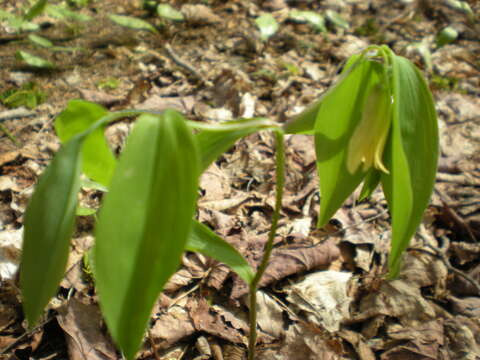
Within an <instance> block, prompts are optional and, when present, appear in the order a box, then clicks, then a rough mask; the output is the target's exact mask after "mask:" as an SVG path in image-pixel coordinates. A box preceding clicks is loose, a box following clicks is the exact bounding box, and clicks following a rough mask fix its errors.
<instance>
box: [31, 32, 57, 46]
mask: <svg viewBox="0 0 480 360" xmlns="http://www.w3.org/2000/svg"><path fill="white" fill-rule="evenodd" d="M28 40H30V41H31V42H32V43H34V44H36V45H39V46H42V47H45V48H51V47H52V46H53V43H52V42H51V41H50V40H48V39H45V38H44V37H42V36H38V35H35V34H30V35H28Z"/></svg>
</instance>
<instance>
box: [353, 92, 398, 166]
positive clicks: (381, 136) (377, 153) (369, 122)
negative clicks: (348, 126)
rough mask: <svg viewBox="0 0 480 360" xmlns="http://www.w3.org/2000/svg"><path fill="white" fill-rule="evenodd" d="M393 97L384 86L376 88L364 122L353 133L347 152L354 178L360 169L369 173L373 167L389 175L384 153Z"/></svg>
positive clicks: (364, 110) (359, 123) (364, 114)
mask: <svg viewBox="0 0 480 360" xmlns="http://www.w3.org/2000/svg"><path fill="white" fill-rule="evenodd" d="M390 105H391V101H390V96H389V95H388V93H387V91H385V88H384V87H383V86H382V84H380V83H378V84H376V85H375V86H374V87H373V89H372V90H371V91H370V93H369V94H368V96H367V99H366V101H365V104H364V106H363V110H362V118H361V119H360V121H359V122H358V124H357V127H356V128H355V130H354V131H353V134H352V138H351V139H350V141H349V143H348V149H347V170H348V172H349V173H350V174H354V173H356V172H357V170H358V169H359V167H360V166H361V167H362V171H364V172H366V171H367V170H368V169H370V168H371V167H372V166H374V167H375V168H376V169H378V170H381V171H383V172H385V173H387V174H388V173H389V172H388V170H387V168H386V167H385V165H384V164H383V162H382V157H383V149H384V147H385V142H386V140H387V137H388V130H389V129H390V122H391V119H390V109H391V106H390Z"/></svg>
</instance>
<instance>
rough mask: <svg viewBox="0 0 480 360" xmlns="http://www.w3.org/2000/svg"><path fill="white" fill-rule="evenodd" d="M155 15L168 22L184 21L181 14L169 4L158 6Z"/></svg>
mask: <svg viewBox="0 0 480 360" xmlns="http://www.w3.org/2000/svg"><path fill="white" fill-rule="evenodd" d="M157 13H158V16H160V17H162V18H164V19H168V20H173V21H183V19H184V18H183V14H182V13H181V12H180V11H178V10H176V9H174V8H173V7H172V6H171V5H169V4H159V5H158V7H157Z"/></svg>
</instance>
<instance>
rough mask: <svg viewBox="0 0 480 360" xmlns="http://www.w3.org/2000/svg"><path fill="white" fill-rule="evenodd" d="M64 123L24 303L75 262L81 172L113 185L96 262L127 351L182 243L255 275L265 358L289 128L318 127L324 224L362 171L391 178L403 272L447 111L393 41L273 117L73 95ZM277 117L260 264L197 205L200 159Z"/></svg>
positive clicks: (31, 213) (393, 263)
mask: <svg viewBox="0 0 480 360" xmlns="http://www.w3.org/2000/svg"><path fill="white" fill-rule="evenodd" d="M125 117H138V118H137V120H136V121H135V124H134V127H133V130H132V132H131V134H130V135H129V137H128V139H127V142H126V145H125V148H124V150H123V151H122V154H121V155H120V158H119V159H118V160H117V159H116V157H115V156H113V154H112V153H111V150H110V148H109V146H108V144H107V141H106V138H105V134H104V131H105V128H106V127H107V126H108V125H109V124H111V123H112V122H114V121H117V120H119V119H122V118H125ZM55 130H56V132H57V135H58V137H59V138H60V140H61V141H62V147H61V148H60V150H59V151H58V153H57V154H56V155H55V157H54V158H53V160H52V161H51V163H50V165H49V166H48V168H47V169H46V170H45V171H44V173H43V174H42V176H41V178H40V179H39V181H38V184H37V186H36V189H35V192H34V193H33V195H32V198H31V199H30V202H29V205H28V207H27V210H26V213H25V221H24V226H25V231H24V241H23V249H22V262H21V268H20V286H21V289H22V295H23V307H24V310H25V316H26V318H27V320H28V322H29V324H30V326H33V324H35V322H37V321H38V319H39V318H40V316H41V315H42V313H43V310H44V308H45V306H46V305H47V304H48V302H49V300H50V298H52V297H53V296H55V294H56V292H57V288H58V283H59V282H60V280H61V279H62V277H63V276H64V271H65V267H66V264H67V259H68V255H69V246H70V238H71V236H72V232H73V229H74V223H75V216H76V214H77V207H78V192H79V190H80V189H81V187H82V182H81V178H80V175H81V174H82V173H83V174H84V176H86V177H87V178H88V180H89V182H90V183H94V184H96V188H97V189H98V190H99V191H103V192H106V194H105V196H104V199H103V201H102V202H103V203H102V206H101V209H100V210H99V216H98V221H97V223H96V226H95V247H94V249H93V266H92V267H93V269H92V270H93V275H94V279H95V289H96V291H97V293H98V297H99V303H100V307H101V310H102V313H103V316H104V318H105V321H106V324H107V326H108V329H109V331H110V334H111V336H112V338H113V340H114V341H115V343H116V344H117V345H118V346H119V348H120V349H121V350H122V352H123V354H124V355H125V357H126V358H127V359H133V358H134V357H135V354H136V352H137V350H138V348H139V347H140V345H141V343H142V339H143V334H144V332H145V328H146V326H147V324H148V320H149V318H150V314H151V310H152V307H153V305H154V303H155V301H156V299H157V297H158V294H159V293H160V292H161V291H162V289H163V286H164V285H165V283H166V282H167V280H168V279H169V277H170V276H171V275H172V274H173V273H174V272H175V271H176V270H177V269H178V266H179V264H180V259H181V256H182V253H183V252H185V251H197V252H202V253H204V254H206V255H208V256H211V257H213V258H215V259H217V260H218V261H220V262H223V263H225V264H227V265H228V266H230V267H231V268H232V269H233V270H234V271H235V272H236V273H237V274H238V275H239V276H240V277H241V278H242V279H243V280H244V281H245V282H246V283H247V284H248V285H249V295H250V334H249V360H253V359H254V356H255V346H256V331H257V330H256V292H257V289H258V286H259V283H260V280H261V278H262V275H263V274H264V272H265V270H266V268H267V266H268V263H269V257H270V254H271V252H272V249H273V240H274V238H275V232H276V227H277V224H278V220H279V218H280V210H281V203H282V194H283V184H284V166H285V156H284V155H285V149H284V134H285V133H290V134H311V135H313V136H314V137H315V150H316V155H317V160H316V161H317V169H318V175H319V178H320V193H321V203H320V214H319V218H318V226H323V225H325V224H326V223H327V221H328V220H329V219H330V218H331V217H332V216H333V215H334V214H335V212H336V211H337V210H338V208H339V207H340V206H341V205H342V203H343V202H344V201H345V199H346V198H347V197H348V196H349V195H350V194H351V193H352V192H353V191H354V190H355V189H356V188H357V187H358V186H359V185H360V184H361V183H362V182H363V189H362V191H361V194H360V197H361V198H364V197H367V196H369V195H370V194H371V193H372V192H373V191H374V190H375V188H376V187H377V185H378V184H380V183H381V185H382V187H383V191H384V193H385V196H386V199H387V202H388V206H389V208H390V212H391V216H392V241H391V244H392V245H391V253H390V256H389V269H390V274H389V277H390V278H394V277H396V276H397V275H398V273H399V271H400V260H401V255H402V253H403V252H404V250H405V249H406V248H407V246H408V243H409V241H410V238H411V237H412V236H413V234H414V232H415V230H416V228H417V226H418V225H419V223H420V221H421V219H422V215H423V212H424V210H425V208H426V206H427V204H428V201H429V198H430V195H431V192H432V189H433V185H434V180H435V172H436V167H437V157H438V129H437V120H436V115H435V109H434V104H433V100H432V96H431V94H430V92H429V90H428V87H427V84H426V83H425V80H424V79H423V77H422V75H421V74H420V72H419V71H418V70H417V68H416V67H415V66H414V65H413V64H412V63H411V62H410V61H408V60H407V59H405V58H403V57H401V56H397V55H395V54H394V53H393V52H392V51H391V50H390V49H389V48H388V47H386V46H371V47H369V48H367V49H366V50H365V51H363V52H361V53H360V54H358V55H354V56H352V57H351V58H350V59H349V60H348V62H347V63H346V64H345V67H344V69H343V71H342V73H341V74H340V77H339V79H338V81H337V82H336V83H335V84H334V85H333V86H332V87H331V88H330V89H329V90H328V91H327V92H326V93H325V94H324V95H323V96H322V97H321V98H320V99H319V100H318V101H317V102H316V103H314V104H313V105H312V106H311V107H309V108H308V109H307V110H306V111H304V112H302V113H301V114H299V115H298V116H297V117H295V118H294V119H292V120H291V121H289V122H287V123H285V124H278V123H275V122H273V121H270V120H269V119H265V118H252V119H239V120H232V121H227V122H224V123H217V124H206V123H202V122H196V121H189V120H187V119H185V118H184V117H183V116H182V115H181V114H179V113H178V112H176V111H173V110H166V111H164V112H161V113H157V112H151V111H144V110H123V111H117V112H108V111H107V110H106V109H104V108H103V107H102V106H100V105H98V104H94V103H91V102H88V101H83V100H71V101H70V102H69V103H68V105H67V108H66V109H65V110H64V111H63V112H62V113H61V114H60V115H59V116H58V117H57V118H56V119H55ZM266 130H267V131H272V132H273V133H274V134H275V139H276V184H275V191H276V195H275V208H274V212H273V215H272V222H271V223H272V225H271V229H270V233H269V237H268V241H267V243H266V245H265V249H264V256H263V259H262V261H261V263H260V266H259V267H258V269H256V270H255V269H252V268H251V267H250V266H249V264H248V263H247V261H246V260H245V259H244V258H243V257H242V255H241V254H240V253H238V251H236V250H235V248H233V247H232V246H231V245H230V244H228V243H227V242H226V241H224V240H223V239H222V238H220V237H219V236H218V235H216V234H215V233H214V232H213V231H212V230H211V229H209V228H208V227H207V226H205V225H203V224H201V223H199V222H198V221H197V220H195V219H194V214H195V207H196V197H197V192H198V184H199V177H200V175H201V173H202V172H203V171H205V170H206V169H207V167H208V166H209V165H210V164H211V163H212V162H213V161H215V160H216V159H217V158H218V157H219V156H220V155H221V154H222V153H224V152H225V151H227V150H228V149H229V148H230V147H231V146H232V145H233V144H234V143H235V142H236V141H237V140H238V139H240V138H242V137H245V136H247V135H249V134H252V133H254V132H257V131H266ZM90 180H91V181H90ZM92 181H93V182H92Z"/></svg>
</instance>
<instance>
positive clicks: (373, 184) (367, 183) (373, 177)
mask: <svg viewBox="0 0 480 360" xmlns="http://www.w3.org/2000/svg"><path fill="white" fill-rule="evenodd" d="M380 178H381V172H380V171H379V170H377V169H374V168H372V169H370V171H369V172H368V174H367V176H366V177H365V180H364V181H363V186H362V190H361V191H360V195H359V196H358V201H362V200H364V199H367V198H369V197H370V196H372V194H373V192H374V191H375V189H376V188H377V186H378V184H379V183H380Z"/></svg>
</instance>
